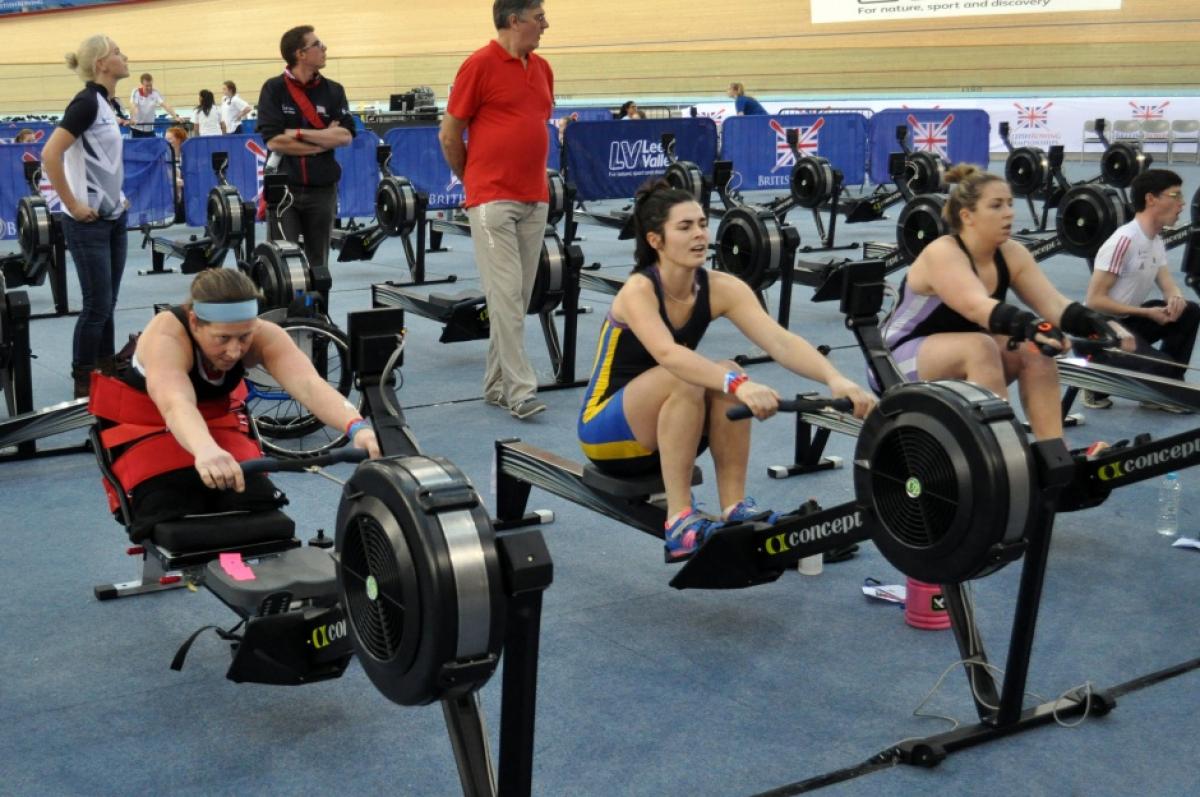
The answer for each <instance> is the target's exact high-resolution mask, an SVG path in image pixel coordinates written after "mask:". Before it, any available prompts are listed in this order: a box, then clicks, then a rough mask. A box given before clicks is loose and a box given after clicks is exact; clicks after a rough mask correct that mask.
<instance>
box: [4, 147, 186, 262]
mask: <svg viewBox="0 0 1200 797" xmlns="http://www.w3.org/2000/svg"><path fill="white" fill-rule="evenodd" d="M41 153H42V145H41V144H0V228H2V229H0V232H2V233H3V234H2V235H0V238H15V237H16V235H17V224H16V219H17V203H18V202H20V201H21V197H23V196H25V195H27V194H28V193H29V186H28V184H27V183H26V182H25V162H26V161H37V160H40V159H41ZM122 160H123V162H124V167H125V182H124V185H123V188H124V190H125V197H126V199H128V200H129V215H128V220H127V223H126V224H127V226H128V227H129V228H131V229H133V228H136V227H140V226H141V225H143V224H158V223H160V222H165V221H170V220H171V219H172V218H174V217H175V188H174V185H173V183H172V170H171V147H170V146H169V145H168V144H167V142H166V141H163V140H162V139H151V138H146V139H137V140H130V141H126V142H125V147H124V156H123V158H122ZM39 187H40V188H41V191H42V195H43V196H45V197H46V201H47V202H48V203H49V205H50V209H51V210H52V211H58V210H61V209H62V204H61V203H60V202H59V201H58V196H57V194H55V193H54V191H53V189H51V187H50V182H49V181H48V180H47V179H46V178H45V176H43V177H42V179H41V182H40V183H39Z"/></svg>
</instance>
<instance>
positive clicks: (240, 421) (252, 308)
mask: <svg viewBox="0 0 1200 797" xmlns="http://www.w3.org/2000/svg"><path fill="white" fill-rule="evenodd" d="M257 316H258V289H257V287H255V285H254V283H253V282H251V281H250V279H249V278H248V277H246V276H245V275H244V274H242V273H241V272H239V271H236V270H233V269H221V268H217V269H206V270H204V271H202V272H201V273H200V274H198V275H197V276H196V278H195V279H194V280H193V281H192V288H191V296H190V299H189V301H188V302H186V303H184V304H182V305H179V306H177V307H172V308H171V309H170V310H168V311H166V312H162V313H159V314H158V315H156V316H155V317H154V319H153V320H152V321H151V322H150V324H149V325H148V326H147V327H146V329H145V331H144V332H142V334H141V336H140V337H139V338H138V340H137V346H136V349H135V350H134V353H133V358H132V361H131V362H130V364H129V367H128V368H126V369H123V370H122V372H121V373H120V374H119V376H117V377H113V376H105V375H102V374H100V373H99V372H96V373H94V374H93V377H92V395H91V402H90V404H89V409H90V410H91V412H92V414H93V415H96V416H97V417H99V418H101V419H104V420H107V421H110V422H112V424H113V425H111V426H109V428H107V429H105V430H104V432H103V433H102V440H103V443H104V446H105V448H108V449H111V450H112V451H113V452H114V454H115V457H114V463H113V470H114V472H116V475H117V476H118V478H119V479H120V480H121V483H122V485H123V486H124V487H125V489H126V490H128V491H130V493H131V495H130V498H131V500H132V503H133V514H134V517H135V526H136V528H135V529H130V534H131V536H133V537H135V539H136V538H137V537H138V536H139V535H143V536H144V535H145V534H146V533H148V532H149V530H150V528H152V527H153V525H154V524H155V523H157V522H160V521H162V520H166V519H168V518H171V517H180V516H182V515H187V514H196V513H200V512H214V511H229V510H231V509H249V510H259V509H265V508H272V507H276V506H279V505H281V504H282V503H286V500H285V499H284V498H283V496H282V494H281V493H280V492H279V491H278V490H276V489H275V488H274V487H273V486H272V485H271V483H270V481H269V480H267V479H266V477H264V476H256V477H253V478H252V479H250V480H249V489H248V483H247V479H246V478H245V477H244V476H243V474H242V469H241V467H240V466H239V464H238V463H239V462H240V461H241V460H245V459H251V458H253V457H257V456H261V453H260V449H259V446H258V443H257V441H256V440H255V439H254V438H253V437H251V436H250V434H249V424H248V421H247V419H246V417H245V414H244V412H243V408H242V406H241V402H240V399H239V398H238V397H237V393H238V391H239V389H240V387H241V384H242V378H243V376H244V374H245V372H246V369H248V368H254V367H256V366H261V367H262V368H264V369H265V370H266V371H267V372H269V373H270V374H271V375H272V377H273V378H274V379H275V380H276V381H277V382H278V383H279V384H280V386H281V387H282V388H283V389H284V390H286V391H287V392H288V394H289V395H291V396H292V398H294V399H295V400H296V401H298V402H299V403H300V404H301V405H302V406H304V407H305V408H306V409H307V410H308V411H309V412H311V413H312V414H314V415H316V416H317V417H318V418H320V419H321V420H322V421H324V422H325V423H326V424H328V425H330V426H333V427H335V428H337V429H340V430H344V431H345V432H346V433H347V435H348V436H349V437H350V439H351V441H352V443H353V445H355V446H357V447H359V448H365V449H366V450H367V451H368V452H369V453H370V455H371V456H372V457H378V456H379V444H378V441H377V440H376V439H375V432H374V431H373V430H372V429H371V427H370V424H369V423H368V422H367V421H365V420H363V419H362V418H361V417H360V416H359V414H358V411H357V409H356V408H355V407H354V406H353V405H352V404H350V403H349V402H348V401H346V399H345V397H343V396H342V395H341V394H340V393H338V392H337V391H336V390H334V389H333V388H332V387H330V385H329V384H328V383H327V382H326V381H325V380H324V379H323V378H322V377H321V376H320V375H319V374H318V373H317V371H316V369H315V368H314V367H313V365H312V362H311V361H310V360H309V359H308V357H307V356H305V354H304V353H303V352H302V351H300V349H299V348H298V347H297V346H296V344H295V342H293V340H292V339H291V337H290V336H289V335H288V334H287V332H285V331H284V330H283V329H282V328H280V327H279V326H278V325H277V324H274V323H271V322H270V321H265V320H262V319H260V318H258V317H257ZM230 491H232V492H230ZM110 500H112V501H115V496H110ZM114 505H115V504H114Z"/></svg>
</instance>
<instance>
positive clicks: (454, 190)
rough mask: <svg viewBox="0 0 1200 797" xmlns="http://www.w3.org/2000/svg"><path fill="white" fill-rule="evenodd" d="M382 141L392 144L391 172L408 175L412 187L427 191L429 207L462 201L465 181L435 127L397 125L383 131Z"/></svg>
mask: <svg viewBox="0 0 1200 797" xmlns="http://www.w3.org/2000/svg"><path fill="white" fill-rule="evenodd" d="M383 142H384V143H385V144H387V145H388V146H389V147H391V148H392V162H391V164H390V168H391V170H392V174H394V175H396V176H397V177H407V178H408V181H409V182H410V183H412V184H413V188H415V189H416V190H418V191H420V192H421V193H423V194H428V195H429V209H430V210H446V209H448V208H456V207H458V206H459V205H461V204H462V202H463V185H462V182H461V181H460V180H459V179H458V178H457V177H455V176H454V175H453V174H452V173H451V172H450V166H449V164H447V163H446V159H445V158H443V157H442V146H441V144H439V143H438V129H437V128H436V127H394V128H392V129H391V130H389V131H387V132H386V133H384V134H383Z"/></svg>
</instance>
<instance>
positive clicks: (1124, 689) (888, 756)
mask: <svg viewBox="0 0 1200 797" xmlns="http://www.w3.org/2000/svg"><path fill="white" fill-rule="evenodd" d="M1196 669H1200V658H1197V659H1191V660H1190V661H1185V662H1181V663H1180V664H1176V665H1174V666H1172V667H1166V668H1164V669H1162V670H1156V671H1155V672H1152V673H1147V674H1146V675H1142V676H1139V677H1137V678H1134V679H1132V680H1130V681H1126V682H1125V683H1123V684H1117V685H1116V686H1113V687H1110V688H1108V689H1106V690H1104V692H1105V693H1106V694H1108V695H1111V696H1112V697H1113V698H1118V697H1121V696H1122V695H1128V694H1132V693H1133V692H1137V691H1139V690H1141V689H1145V688H1146V687H1148V686H1154V685H1155V684H1159V683H1162V682H1163V681H1168V680H1170V679H1172V678H1176V677H1178V676H1180V675H1184V674H1186V673H1189V672H1191V671H1192V670H1196ZM899 763H900V752H899V750H897V749H896V748H895V747H889V748H888V749H887V750H884V751H882V752H880V753H877V754H875V755H873V756H871V757H870V758H868V759H867V760H866V761H863V762H862V763H860V764H855V765H854V766H850V767H845V768H844V769H836V770H834V771H832V772H826V773H825V774H824V775H817V776H816V777H812V778H808V779H807V780H801V781H797V782H795V783H789V784H788V785H786V786H780V787H778V788H775V789H771V790H770V791H764V792H759V793H757V794H754V795H751V797H792V795H795V794H806V793H808V792H812V791H816V790H817V789H823V788H825V787H826V786H832V785H833V784H835V783H844V782H846V781H848V780H853V779H855V778H859V777H862V776H863V775H869V774H871V773H872V772H878V771H879V770H881V769H891V768H892V767H894V766H896V765H898V764H899Z"/></svg>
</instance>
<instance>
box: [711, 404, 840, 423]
mask: <svg viewBox="0 0 1200 797" xmlns="http://www.w3.org/2000/svg"><path fill="white" fill-rule="evenodd" d="M823 409H831V410H837V411H838V412H852V411H853V410H854V402H853V401H851V400H850V399H848V398H837V399H835V398H810V399H806V398H797V399H783V400H782V401H780V402H779V411H780V412H814V411H816V410H823ZM725 417H726V418H728V419H729V420H731V421H744V420H746V419H747V418H753V417H754V413H752V412H751V411H750V408H749V407H747V406H746V405H745V404H739V405H737V406H736V407H730V408H729V409H727V410H725Z"/></svg>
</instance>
